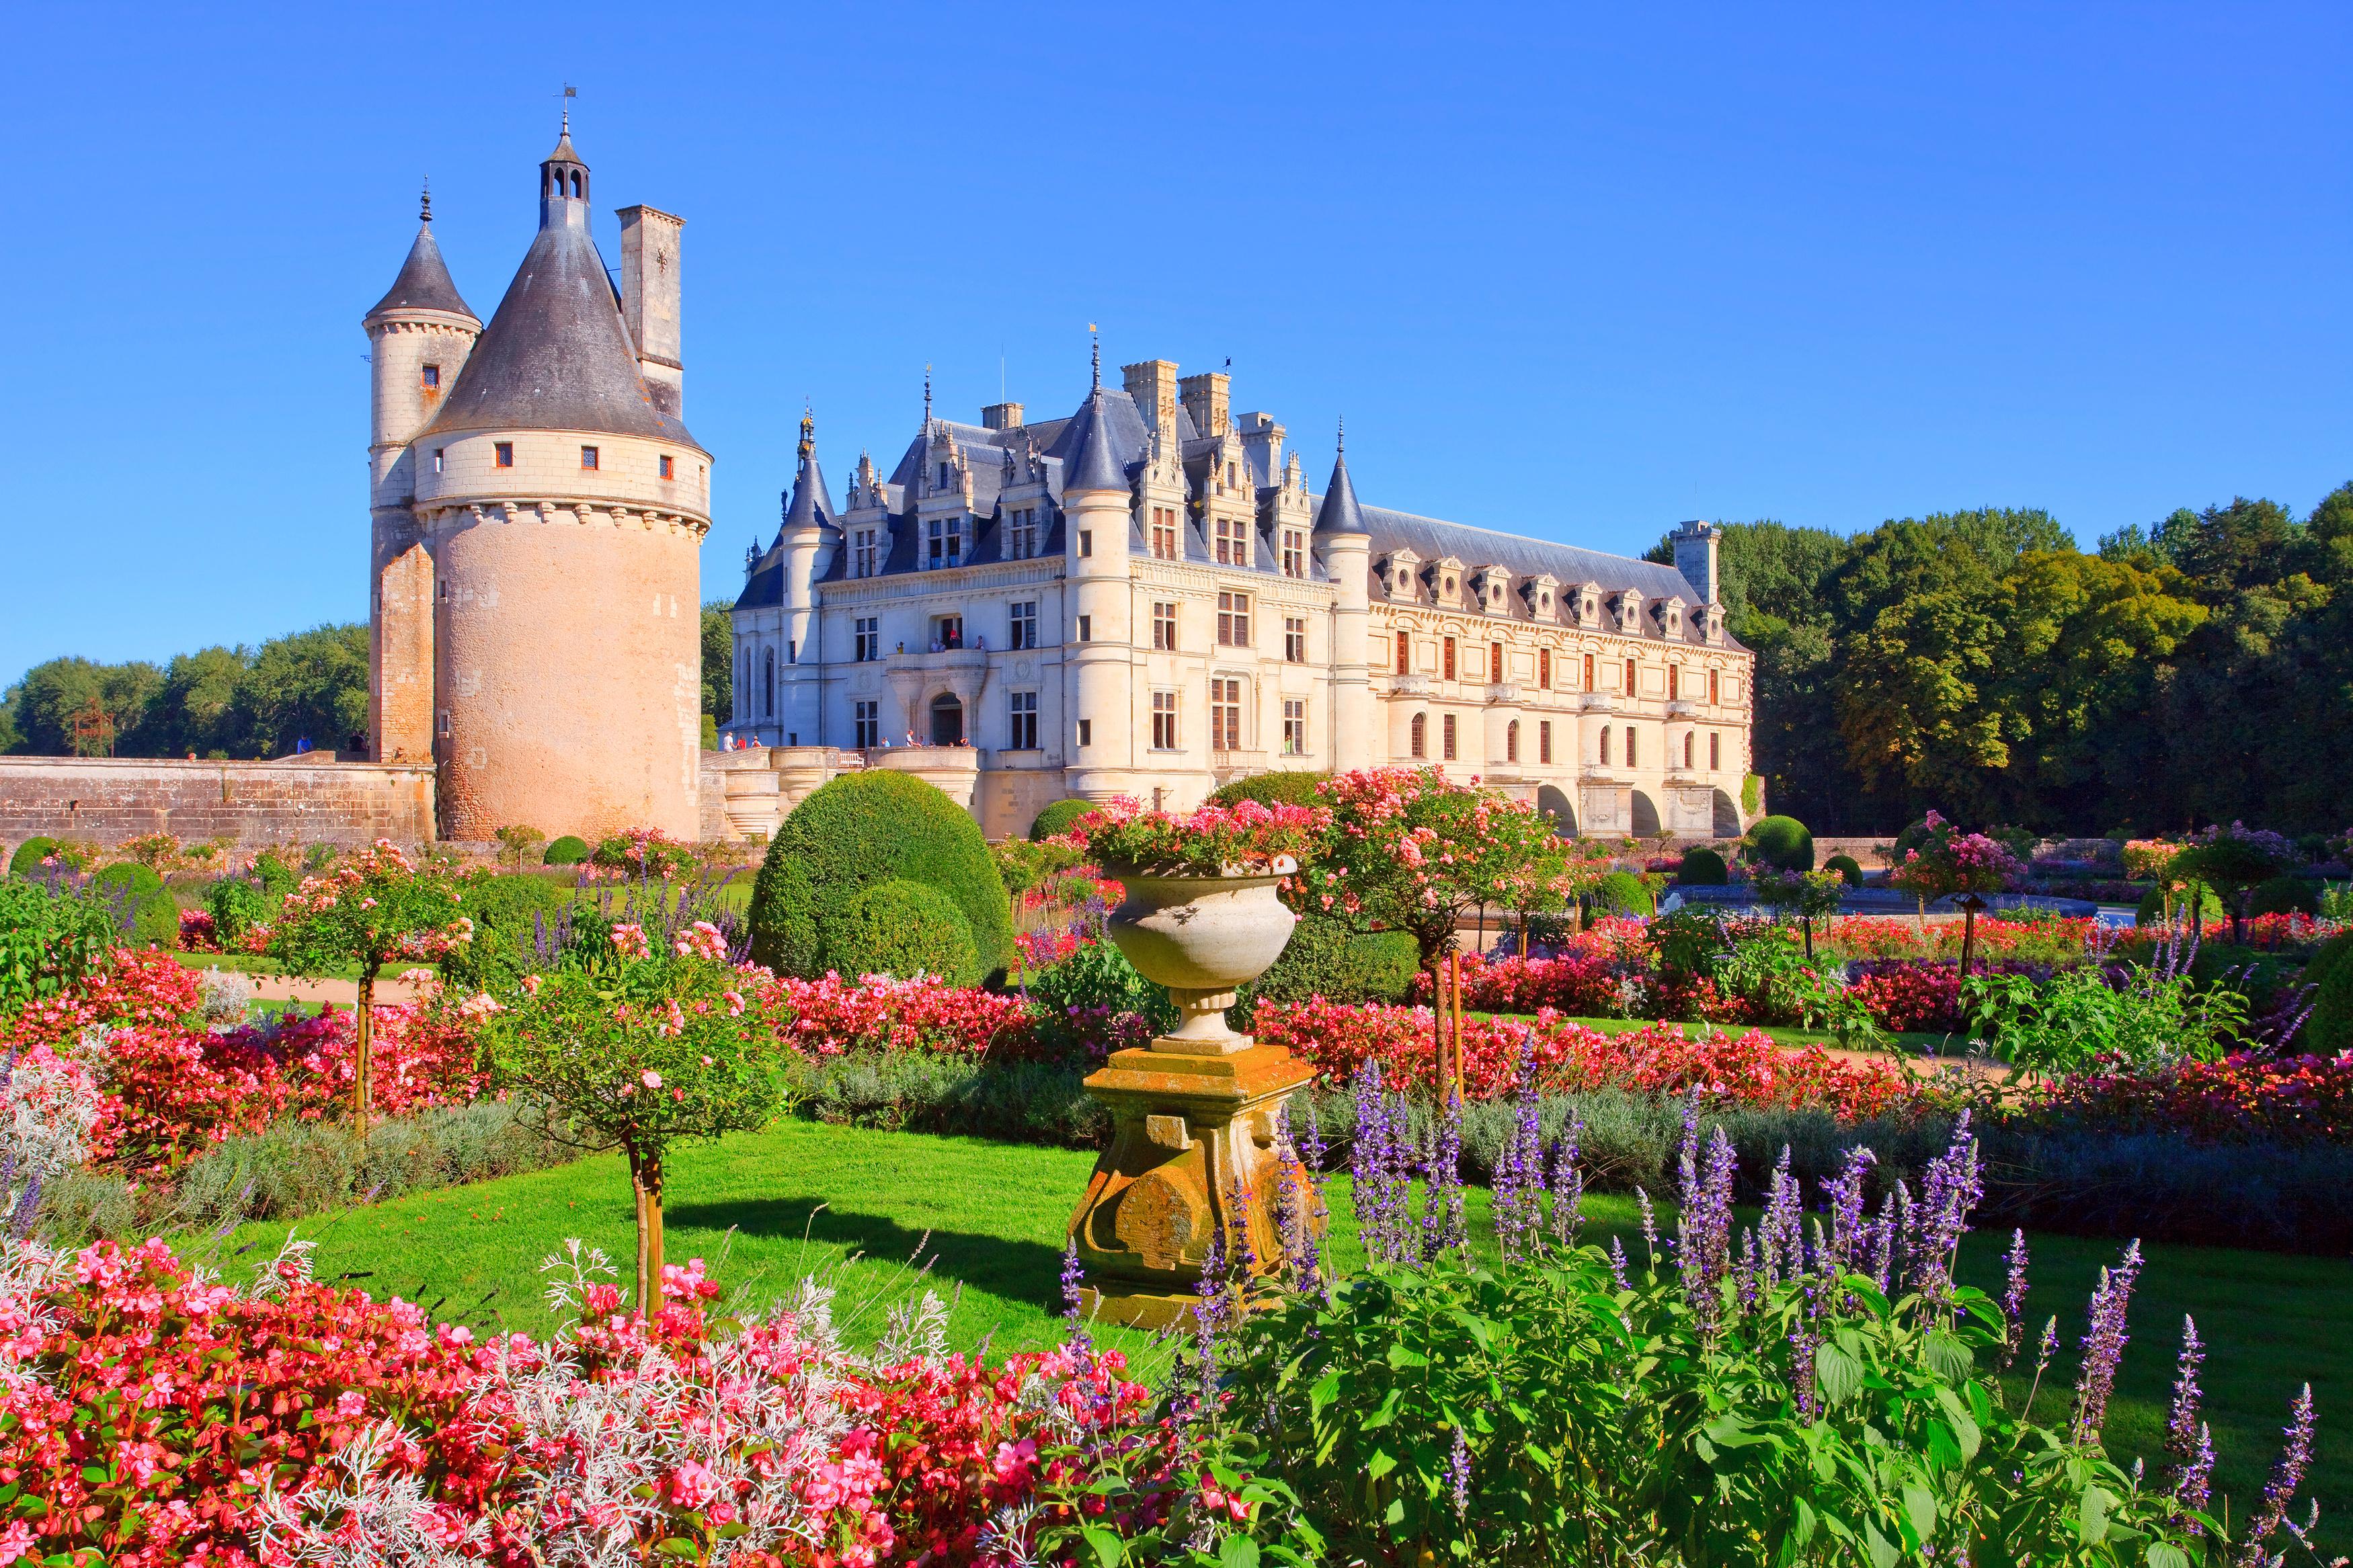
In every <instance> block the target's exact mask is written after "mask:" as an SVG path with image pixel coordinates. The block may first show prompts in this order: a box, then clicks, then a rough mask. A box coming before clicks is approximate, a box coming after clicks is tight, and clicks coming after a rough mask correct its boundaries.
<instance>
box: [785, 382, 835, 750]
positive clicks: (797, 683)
mask: <svg viewBox="0 0 2353 1568" xmlns="http://www.w3.org/2000/svg"><path fill="white" fill-rule="evenodd" d="M840 542H841V527H840V524H839V521H836V518H835V515H834V510H833V500H832V497H831V496H830V495H829V494H828V491H827V489H826V484H825V474H824V472H823V470H821V469H820V468H818V463H817V417H816V416H815V415H814V414H812V413H810V412H808V411H807V410H806V409H804V410H803V411H802V413H801V441H800V466H799V467H798V468H797V469H796V470H795V471H794V474H793V488H792V489H791V490H790V491H788V492H787V493H786V497H785V524H784V527H783V529H782V530H780V531H778V533H777V535H776V544H777V547H778V548H779V549H780V550H782V551H783V552H784V557H785V583H784V590H785V593H784V602H785V617H784V618H785V647H784V652H783V659H784V662H783V664H782V666H781V667H780V668H778V669H777V672H776V673H777V676H778V679H779V680H780V682H781V683H782V685H783V686H784V689H785V695H784V700H783V701H782V703H781V704H780V707H781V709H782V712H781V715H780V717H779V719H778V722H779V723H781V724H782V725H783V726H784V728H785V732H786V736H787V737H792V736H798V737H800V738H801V739H802V740H805V741H807V742H810V743H812V744H814V743H815V742H816V738H817V733H818V702H819V699H820V694H821V689H822V683H823V676H824V668H823V659H824V650H823V649H822V648H820V647H818V646H817V642H816V638H817V637H818V615H817V586H816V584H817V580H818V578H820V577H822V576H824V575H825V573H826V570H827V568H828V567H829V566H831V565H832V564H833V555H834V552H835V551H836V550H837V549H838V548H839V546H840Z"/></svg>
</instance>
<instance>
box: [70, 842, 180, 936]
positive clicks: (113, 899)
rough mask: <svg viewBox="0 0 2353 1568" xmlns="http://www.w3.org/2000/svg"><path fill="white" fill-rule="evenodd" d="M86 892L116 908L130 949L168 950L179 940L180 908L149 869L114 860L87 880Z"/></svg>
mask: <svg viewBox="0 0 2353 1568" xmlns="http://www.w3.org/2000/svg"><path fill="white" fill-rule="evenodd" d="M90 892H91V893H92V894H94V895H95V896H96V897H97V899H98V900H99V901H100V903H102V904H111V905H114V906H115V907H116V908H117V910H118V911H119V914H120V917H121V919H122V920H123V921H125V922H126V924H127V925H128V927H129V931H130V937H131V941H132V945H134V946H138V947H145V946H148V945H150V944H151V943H155V942H161V943H163V944H164V946H165V947H170V946H172V945H174V943H176V942H178V941H179V940H180V906H179V905H178V904H177V903H175V902H174V901H173V899H172V895H171V892H170V891H169V889H166V888H165V887H164V879H163V878H161V877H159V876H157V875H156V874H155V872H154V869H153V868H152V867H147V866H142V865H141V864H139V862H138V861H136V860H118V861H116V862H115V863H114V864H113V865H111V866H109V867H107V868H104V869H103V870H101V871H100V872H99V873H98V875H97V876H95V877H92V878H91V879H90Z"/></svg>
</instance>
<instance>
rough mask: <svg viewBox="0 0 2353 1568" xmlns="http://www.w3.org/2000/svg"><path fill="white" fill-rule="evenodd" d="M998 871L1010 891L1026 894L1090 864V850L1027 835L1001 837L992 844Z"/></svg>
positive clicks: (991, 853) (989, 848) (992, 855)
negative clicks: (1031, 839)
mask: <svg viewBox="0 0 2353 1568" xmlns="http://www.w3.org/2000/svg"><path fill="white" fill-rule="evenodd" d="M988 858H990V859H991V860H994V861H995V862H996V863H997V875H998V876H999V877H1001V878H1003V879H1004V880H1005V890H1006V891H1007V892H1008V893H1026V892H1028V891H1029V889H1032V888H1035V887H1037V886H1039V884H1040V883H1043V882H1044V881H1045V880H1046V879H1048V878H1050V877H1054V876H1057V875H1059V874H1060V873H1061V872H1064V871H1068V870H1070V869H1071V868H1073V867H1077V866H1081V865H1083V864H1085V863H1086V858H1087V857H1086V853H1085V851H1083V850H1080V849H1073V848H1071V847H1068V846H1067V845H1061V844H1047V843H1043V842H1037V843H1033V842H1031V841H1030V840H1029V839H1027V838H1000V839H998V840H997V842H996V843H994V844H991V845H990V846H989V847H988Z"/></svg>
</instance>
